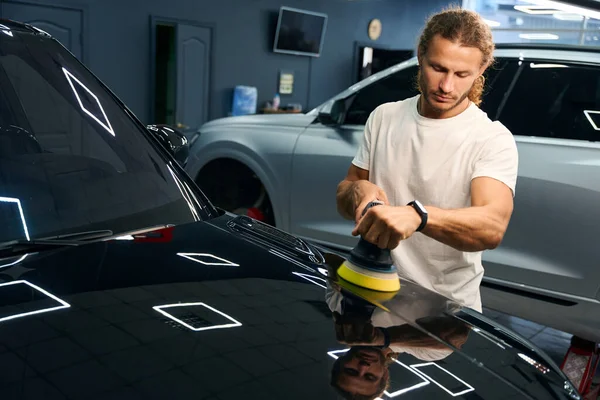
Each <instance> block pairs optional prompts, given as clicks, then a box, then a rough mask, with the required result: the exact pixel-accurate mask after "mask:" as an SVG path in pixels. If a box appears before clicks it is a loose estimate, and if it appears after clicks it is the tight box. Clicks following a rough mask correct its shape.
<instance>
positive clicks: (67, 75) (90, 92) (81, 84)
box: [62, 67, 115, 136]
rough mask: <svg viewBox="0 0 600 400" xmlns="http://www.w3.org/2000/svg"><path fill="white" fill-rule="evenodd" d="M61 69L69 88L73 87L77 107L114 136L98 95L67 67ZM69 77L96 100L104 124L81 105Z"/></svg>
mask: <svg viewBox="0 0 600 400" xmlns="http://www.w3.org/2000/svg"><path fill="white" fill-rule="evenodd" d="M62 70H63V72H64V74H65V76H66V77H67V80H68V81H69V85H70V86H71V89H73V93H74V94H75V97H76V98H77V102H79V107H81V109H82V110H83V112H85V113H86V114H87V115H89V116H90V117H92V118H93V119H94V120H95V121H96V122H97V123H98V124H100V126H102V127H103V128H104V129H106V130H107V131H108V133H110V134H111V135H113V136H115V131H114V130H113V128H112V126H111V124H110V121H109V120H108V117H107V116H106V113H105V112H104V108H102V104H101V103H100V100H98V97H97V96H96V95H95V94H94V93H92V91H91V90H90V89H88V88H87V86H85V85H84V84H83V83H82V82H81V81H80V80H79V79H77V78H75V76H74V75H73V74H71V73H70V72H69V71H67V69H66V68H65V67H62ZM71 79H73V80H74V81H75V82H77V83H78V84H79V85H80V86H81V87H82V88H84V89H85V91H86V92H88V93H89V94H90V96H92V97H93V98H94V99H95V100H96V103H98V107H100V111H102V115H103V116H104V119H105V120H106V124H105V123H104V122H102V121H100V120H99V119H98V117H96V116H95V115H94V114H92V113H91V112H90V111H89V110H88V109H87V108H85V107H84V106H83V103H82V102H81V99H80V98H79V93H77V90H76V89H75V85H73V81H72V80H71ZM107 124H108V125H107Z"/></svg>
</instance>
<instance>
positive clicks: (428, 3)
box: [0, 0, 449, 123]
mask: <svg viewBox="0 0 600 400" xmlns="http://www.w3.org/2000/svg"><path fill="white" fill-rule="evenodd" d="M0 1H1V3H2V5H3V7H5V5H7V4H8V5H10V6H11V7H13V8H14V7H15V5H16V6H18V5H19V4H29V5H31V4H33V5H46V6H50V7H53V8H54V7H64V8H69V9H76V10H81V15H82V17H81V19H82V24H83V29H82V35H83V57H84V61H85V62H86V64H87V65H88V66H89V67H90V68H91V69H92V71H94V72H95V73H96V74H97V75H98V76H99V77H100V78H101V79H102V80H103V81H104V82H105V83H106V84H108V85H109V86H110V87H111V88H112V90H113V91H114V92H115V93H116V94H117V95H118V96H119V97H121V98H122V99H123V100H124V101H125V103H127V105H128V106H129V107H130V108H131V110H132V111H133V112H134V113H135V114H136V115H137V116H138V117H139V118H140V119H141V120H142V122H144V123H151V122H153V121H149V120H148V119H149V115H150V101H151V86H150V73H151V69H150V64H149V61H150V18H151V16H156V17H163V18H177V19H182V20H191V21H197V22H201V23H206V24H208V25H210V26H212V27H213V29H214V31H213V47H212V57H213V60H212V61H213V62H212V70H211V88H210V107H209V118H210V119H214V118H218V117H222V116H226V115H227V113H228V112H229V110H230V105H231V96H232V88H233V87H234V86H235V85H238V84H239V85H250V86H256V87H257V88H258V93H259V99H258V100H259V106H260V105H262V103H263V102H264V101H267V100H270V99H271V98H272V97H273V95H274V94H275V92H276V90H277V79H278V73H279V70H280V69H286V70H292V71H294V73H295V83H294V94H293V95H291V96H284V97H282V104H286V103H292V102H293V103H301V104H302V105H303V107H305V108H306V109H309V108H312V107H314V106H316V105H318V104H320V103H321V102H322V101H324V100H326V99H327V98H329V97H331V96H332V95H334V94H335V93H337V92H339V91H341V90H343V89H344V88H346V87H347V86H349V85H351V84H352V83H353V81H352V61H353V57H354V42H355V41H361V42H369V41H370V40H369V38H368V36H367V25H368V23H369V21H370V20H371V19H372V18H379V19H380V20H381V21H382V24H383V32H382V36H381V38H380V39H379V40H378V41H377V44H378V45H382V46H390V47H392V48H396V49H407V48H409V49H413V48H414V47H415V42H416V39H417V36H418V34H419V31H420V29H421V28H422V25H423V22H424V20H425V18H426V16H427V15H428V14H430V13H432V12H434V11H437V10H439V9H441V8H442V7H444V6H445V5H447V4H448V3H449V2H448V1H446V0H419V1H416V0H287V1H283V2H282V1H281V0H218V1H214V0H194V1H190V0H168V1H165V0H119V1H117V0H11V1H7V0H0ZM281 5H286V6H291V7H297V8H303V9H308V10H312V11H319V12H324V13H327V14H328V16H329V20H328V28H327V33H326V36H325V42H324V47H323V54H322V56H321V57H320V58H318V59H315V58H311V57H299V56H292V55H283V54H275V53H272V51H271V49H272V46H273V34H274V30H275V26H274V25H275V24H276V20H277V13H278V9H279V7H280V6H281Z"/></svg>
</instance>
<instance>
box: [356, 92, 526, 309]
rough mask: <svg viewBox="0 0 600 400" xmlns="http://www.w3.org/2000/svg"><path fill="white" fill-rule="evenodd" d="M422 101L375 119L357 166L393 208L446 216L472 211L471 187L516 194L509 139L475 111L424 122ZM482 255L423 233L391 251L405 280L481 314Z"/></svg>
mask: <svg viewBox="0 0 600 400" xmlns="http://www.w3.org/2000/svg"><path fill="white" fill-rule="evenodd" d="M418 101H419V95H417V96H415V97H412V98H409V99H406V100H402V101H398V102H393V103H386V104H382V105H380V106H379V107H377V108H376V109H375V110H374V111H373V112H372V113H371V115H370V116H369V119H368V121H367V123H366V126H365V133H364V137H363V140H362V142H361V143H360V145H359V148H358V152H357V154H356V156H355V158H354V160H353V161H352V162H353V164H354V165H356V166H357V167H359V168H362V169H366V170H368V171H369V180H370V181H371V182H373V183H374V184H376V185H377V186H379V187H381V188H382V189H383V190H384V191H385V193H386V195H387V197H388V200H389V201H390V204H391V205H393V206H402V205H406V204H407V203H409V202H410V201H412V200H415V199H416V200H419V201H420V202H421V203H422V204H423V205H424V206H425V207H427V205H430V206H434V207H439V208H442V209H453V208H465V207H469V206H470V205H471V190H470V184H471V180H472V179H473V178H476V177H480V176H487V177H491V178H495V179H497V180H499V181H501V182H504V183H505V184H506V185H507V186H508V187H509V188H510V189H511V190H512V192H513V196H514V193H515V186H516V180H517V168H518V154H517V147H516V143H515V140H514V138H513V136H512V134H511V133H510V131H509V130H508V129H507V128H506V127H505V126H503V125H502V124H501V123H500V122H498V121H491V120H490V119H489V118H488V116H487V114H486V113H484V112H483V111H482V110H481V109H479V107H477V106H476V105H475V104H474V103H471V104H470V106H469V107H468V108H467V109H466V110H465V111H463V112H462V113H460V114H459V115H457V116H454V117H451V118H445V119H430V118H425V117H423V116H422V115H420V114H419V112H418V111H417V103H418ZM481 255H482V252H463V251H459V250H456V249H454V248H452V247H450V246H448V245H445V244H443V243H441V242H438V241H437V240H435V239H432V238H430V237H428V236H426V235H424V234H422V233H420V232H417V233H415V234H414V235H412V236H411V237H410V238H408V239H407V240H403V241H401V242H400V245H399V246H398V247H396V248H395V249H394V250H392V257H393V259H394V262H395V265H396V267H397V268H398V272H399V275H400V276H401V277H405V278H407V279H410V280H412V281H414V282H416V283H418V284H420V285H421V286H424V287H426V288H429V289H432V290H435V291H437V292H438V293H441V294H443V295H445V296H446V297H449V298H451V299H453V300H455V301H457V302H459V303H461V304H463V305H465V306H467V307H471V308H474V309H476V310H478V311H481V298H480V292H479V285H480V283H481V279H482V277H483V273H484V269H483V266H482V263H481Z"/></svg>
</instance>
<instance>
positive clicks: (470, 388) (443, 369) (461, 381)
mask: <svg viewBox="0 0 600 400" xmlns="http://www.w3.org/2000/svg"><path fill="white" fill-rule="evenodd" d="M429 365H433V366H435V367H437V368H439V369H441V370H442V371H444V372H445V373H447V374H448V375H450V376H451V377H453V378H454V379H456V380H457V381H459V382H460V383H462V384H463V385H465V386H466V387H468V389H466V390H463V391H462V392H458V393H453V392H452V391H450V390H448V389H446V387H444V386H443V385H442V384H440V383H439V382H437V381H436V380H434V379H433V378H432V377H430V376H429V375H427V374H426V373H425V372H423V371H420V370H418V369H417V368H419V367H426V366H429ZM410 367H411V368H412V369H414V370H415V371H418V372H419V373H420V374H421V375H423V376H424V377H425V378H427V379H428V380H430V381H431V382H433V383H435V384H436V385H438V386H439V387H440V388H441V389H443V390H444V391H445V392H446V393H448V394H449V395H451V396H452V397H457V396H462V395H463V394H465V393H469V392H472V391H474V390H475V389H474V388H473V386H471V385H469V384H468V383H467V382H465V381H463V380H462V379H460V378H459V377H458V376H456V375H454V374H453V373H452V372H450V371H448V370H447V369H445V368H443V367H440V366H439V365H438V364H436V363H434V362H428V363H424V364H413V365H411V366H410Z"/></svg>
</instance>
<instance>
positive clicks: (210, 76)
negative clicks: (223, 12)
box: [148, 15, 215, 124]
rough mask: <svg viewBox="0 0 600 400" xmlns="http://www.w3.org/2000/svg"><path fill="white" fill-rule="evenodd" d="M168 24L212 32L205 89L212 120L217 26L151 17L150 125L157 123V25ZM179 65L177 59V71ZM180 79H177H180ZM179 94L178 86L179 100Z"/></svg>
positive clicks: (192, 21)
mask: <svg viewBox="0 0 600 400" xmlns="http://www.w3.org/2000/svg"><path fill="white" fill-rule="evenodd" d="M161 23H164V24H168V25H175V26H177V24H184V25H191V26H197V27H199V28H207V29H209V30H210V53H209V54H208V85H207V88H206V89H205V90H206V91H207V96H206V97H207V99H208V102H207V104H206V106H205V107H206V117H207V119H210V113H211V111H212V105H213V104H212V101H211V96H210V94H211V93H212V91H213V71H214V57H213V50H214V47H215V24H213V23H208V22H201V21H195V20H189V19H182V18H171V17H161V16H157V15H150V51H149V54H150V62H149V64H150V86H149V87H150V99H149V101H148V102H149V104H148V107H149V110H150V112H149V114H148V116H149V119H150V121H149V122H148V123H150V124H154V123H155V122H156V121H155V119H156V109H155V107H154V100H155V96H156V67H155V61H154V60H155V59H156V25H158V24H161ZM178 39H179V30H178V29H175V43H177V42H178ZM178 63H179V60H178V59H177V58H176V59H175V70H176V71H178V70H179V68H178ZM178 78H179V77H177V79H178ZM177 96H178V93H177V85H175V98H176V99H177Z"/></svg>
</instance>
